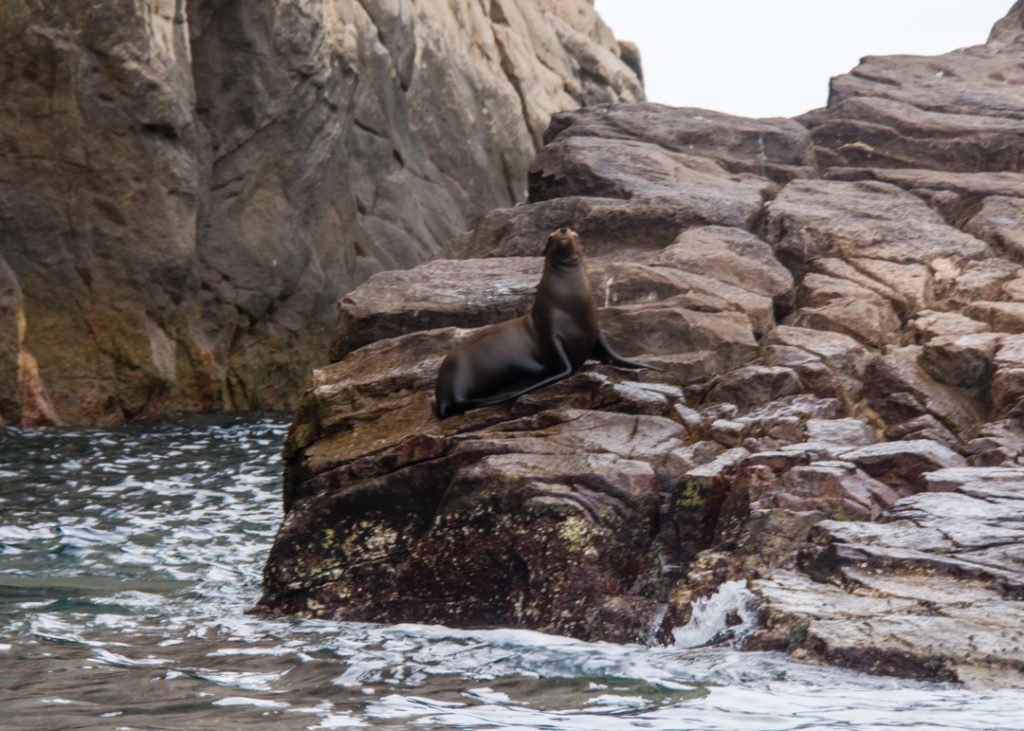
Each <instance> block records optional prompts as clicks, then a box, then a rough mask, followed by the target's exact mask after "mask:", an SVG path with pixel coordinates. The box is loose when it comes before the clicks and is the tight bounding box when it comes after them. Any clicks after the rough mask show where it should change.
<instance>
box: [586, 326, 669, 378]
mask: <svg viewBox="0 0 1024 731" xmlns="http://www.w3.org/2000/svg"><path fill="white" fill-rule="evenodd" d="M590 357H591V358H593V359H594V360H598V361H601V362H602V363H611V364H612V365H617V366H619V367H621V368H646V369H648V370H651V371H658V372H659V373H661V372H662V371H661V368H658V367H657V366H652V365H647V364H646V363H639V362H637V361H635V360H629V359H628V358H623V357H622V356H621V355H619V354H618V353H616V352H615V351H614V350H612V346H610V345H609V344H608V341H607V340H606V339H605V337H604V333H603V332H601V331H600V330H598V331H597V340H596V341H595V342H594V350H593V352H591V354H590Z"/></svg>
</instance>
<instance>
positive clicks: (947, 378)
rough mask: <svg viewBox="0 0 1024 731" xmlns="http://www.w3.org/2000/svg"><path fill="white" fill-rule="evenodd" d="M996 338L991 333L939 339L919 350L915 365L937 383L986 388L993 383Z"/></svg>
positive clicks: (997, 344) (946, 336) (934, 339)
mask: <svg viewBox="0 0 1024 731" xmlns="http://www.w3.org/2000/svg"><path fill="white" fill-rule="evenodd" d="M998 346H999V335H997V334H995V333H991V332H984V333H974V334H971V335H960V336H952V337H951V336H948V335H944V336H940V337H937V338H933V339H931V340H929V341H928V343H927V344H926V345H924V347H922V348H921V354H920V355H919V356H918V359H917V360H918V363H920V364H921V367H922V368H924V369H925V370H926V371H927V372H928V375H930V376H931V377H932V378H934V379H935V380H936V381H938V382H939V383H945V384H946V385H949V386H958V387H960V388H985V387H986V386H987V385H988V383H989V382H990V381H991V380H992V371H993V362H992V361H993V357H994V356H995V352H996V348H997V347H998Z"/></svg>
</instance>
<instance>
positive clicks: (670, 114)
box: [544, 103, 816, 182]
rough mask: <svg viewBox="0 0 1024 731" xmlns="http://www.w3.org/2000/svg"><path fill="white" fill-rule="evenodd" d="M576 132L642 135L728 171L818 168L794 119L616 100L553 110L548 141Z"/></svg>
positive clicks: (794, 172)
mask: <svg viewBox="0 0 1024 731" xmlns="http://www.w3.org/2000/svg"><path fill="white" fill-rule="evenodd" d="M576 136H581V137H599V138H602V139H608V140H632V139H638V138H642V139H646V140H649V141H650V142H653V143H655V144H657V145H658V146H659V147H662V148H664V149H666V150H672V151H674V152H683V153H686V154H688V155H698V156H700V157H709V158H711V159H712V160H715V161H716V162H718V163H720V164H721V165H722V166H723V167H725V169H726V170H728V171H730V172H744V173H753V174H755V175H759V176H761V177H765V178H771V179H773V180H778V181H779V182H786V181H788V180H789V179H791V178H793V177H795V176H800V177H813V175H814V173H815V170H814V168H815V164H816V163H815V159H814V156H813V154H812V151H811V140H810V135H809V134H808V132H807V130H806V129H805V128H804V127H803V125H801V124H799V123H798V122H796V121H794V120H791V119H749V118H746V117H734V116H731V115H728V114H722V113H721V112H714V111H711V110H708V109H688V108H675V107H667V106H664V105H662V104H650V103H646V104H616V105H605V106H601V107H598V108H597V109H587V110H578V111H571V112H561V113H559V114H556V115H554V116H553V117H552V118H551V125H550V126H549V127H548V130H547V132H545V134H544V141H545V142H546V143H550V142H551V141H552V140H555V139H559V138H561V139H566V138H569V137H576Z"/></svg>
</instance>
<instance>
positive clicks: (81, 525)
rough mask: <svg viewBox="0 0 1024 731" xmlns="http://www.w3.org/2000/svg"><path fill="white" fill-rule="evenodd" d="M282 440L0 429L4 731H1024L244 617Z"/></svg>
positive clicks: (914, 705)
mask: <svg viewBox="0 0 1024 731" xmlns="http://www.w3.org/2000/svg"><path fill="white" fill-rule="evenodd" d="M286 430H287V423H286V422H285V421H283V420H282V419H280V418H277V417H251V416H250V417H202V418H200V417H187V418H178V419H171V420H167V421H162V422H159V423H148V424H129V425H125V426H120V427H114V428H103V429H80V430H19V429H10V428H8V429H0V711H2V715H0V728H3V729H7V728H11V729H48V730H49V729H211V728H217V729H235V728H238V729H242V728H244V729H307V728H308V729H328V728H348V727H369V728H386V729H405V728H439V729H440V728H444V729H449V728H450V729H729V730H731V731H732V730H743V729H751V730H759V731H774V730H789V729H794V730H795V729H858V730H870V729H986V730H988V729H1024V690H1003V691H991V692H972V691H964V690H960V689H957V688H952V687H941V686H932V685H926V684H920V683H912V682H906V681H897V680H892V679H886V678H877V677H873V676H866V675H860V674H856V673H850V672H845V671H840V670H835V669H829V668H822V667H819V666H815V665H809V664H805V663H800V662H796V661H793V660H791V659H789V658H787V657H784V656H780V655H774V654H770V653H768V654H766V653H743V652H739V651H738V650H736V649H734V648H732V647H730V646H729V644H728V643H722V642H717V643H713V644H711V645H709V646H699V647H682V646H675V647H662V648H643V647H637V646H622V645H612V644H606V643H584V642H578V641H576V640H570V639H566V638H561V637H553V636H549V635H543V634H540V633H536V632H527V631H521V630H502V629H495V630H478V631H460V630H453V629H448V628H444V627H430V626H419V625H397V626H380V625H370V624H347V623H332V622H314V621H300V620H295V621H264V620H259V619H256V618H253V617H249V616H247V615H246V614H245V611H246V609H248V608H249V607H251V606H252V604H253V603H254V602H255V600H256V598H257V597H258V595H259V586H260V571H261V569H262V564H263V560H264V558H265V556H266V553H267V551H268V549H269V547H270V544H271V542H272V540H273V536H274V531H275V530H276V528H277V524H278V522H279V521H280V518H281V511H280V498H279V495H280V484H279V482H280V474H281V466H280V463H279V459H278V454H279V451H280V448H281V444H282V442H283V440H284V435H285V432H286ZM744 601H746V597H745V596H744V592H743V591H742V589H737V590H736V591H735V592H734V596H732V597H731V598H730V597H729V596H724V595H723V597H722V598H721V601H719V602H712V603H711V604H709V605H708V607H707V608H706V610H705V611H704V613H703V614H702V619H703V621H704V626H701V627H698V626H694V627H691V628H689V629H688V630H687V631H685V632H680V633H679V638H680V640H681V641H685V644H693V643H696V642H701V641H704V640H706V639H708V638H709V637H713V636H715V635H716V632H715V629H716V627H720V626H722V624H721V622H722V620H723V618H724V613H725V612H726V611H728V609H730V608H734V609H735V608H737V607H736V602H739V603H740V604H741V605H742V603H743V602H744ZM739 608H740V609H742V606H740V607H739ZM716 622H718V624H717V625H716ZM709 628H710V629H709ZM741 630H742V628H741ZM719 639H721V636H720V635H719Z"/></svg>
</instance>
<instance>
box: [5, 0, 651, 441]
mask: <svg viewBox="0 0 1024 731" xmlns="http://www.w3.org/2000/svg"><path fill="white" fill-rule="evenodd" d="M0 49H2V50H0V56H2V63H0V99H2V101H0V419H2V420H3V421H4V422H6V423H14V424H18V423H23V424H47V423H58V424H79V423H97V422H99V423H102V422H113V421H120V420H123V419H126V418H131V417H135V416H140V415H146V414H152V413H158V412H164V411H173V410H182V409H203V410H233V409H266V408H270V409H284V408H290V407H292V406H293V405H294V403H295V400H296V397H297V394H298V393H299V391H300V390H301V387H302V384H303V383H304V382H305V379H306V377H307V374H308V372H309V370H310V368H311V367H313V366H314V365H321V364H323V363H324V362H326V352H327V346H328V344H329V342H330V338H331V331H332V329H333V324H334V320H335V303H336V302H337V300H338V299H339V297H341V296H342V295H344V294H345V293H346V292H348V291H349V290H351V289H352V288H353V287H354V286H356V285H358V284H359V283H361V282H362V281H364V280H365V279H366V278H367V277H368V276H369V275H370V274H372V273H373V272H376V271H380V270H383V269H394V268H407V267H410V266H413V265H415V264H417V263H420V262H422V261H424V260H425V259H427V258H428V257H429V256H430V255H432V254H433V253H435V252H436V251H437V250H438V248H439V247H440V246H441V245H442V244H444V243H446V242H447V241H448V240H449V239H451V238H452V237H453V236H455V235H457V234H460V233H462V232H464V231H465V230H466V229H467V227H468V226H469V225H470V224H472V223H474V222H475V221H476V220H477V219H479V217H480V216H482V215H483V214H484V213H486V212H487V211H488V210H490V209H492V208H495V207H500V206H508V205H512V204H513V203H515V202H517V201H520V200H521V199H522V198H523V196H524V194H525V188H526V177H525V175H526V167H527V165H528V163H529V161H530V159H531V158H532V157H533V155H534V153H535V152H536V150H537V147H538V146H539V144H540V140H541V135H542V133H543V131H544V128H545V127H546V125H547V122H548V119H549V117H550V115H551V114H552V113H553V112H556V111H558V110H560V109H566V108H572V107H576V106H580V105H585V104H594V103H600V102H609V101H634V100H637V99H641V98H642V95H643V91H642V87H641V85H640V82H639V80H638V76H637V74H638V73H639V66H638V63H637V60H636V54H635V49H630V48H627V51H626V53H625V55H623V52H622V51H621V50H620V47H619V45H618V44H617V43H616V42H615V40H614V38H613V37H612V35H611V32H610V31H609V30H608V28H607V27H606V26H605V25H604V24H603V23H602V22H601V20H600V18H599V17H598V16H597V14H596V13H595V12H594V10H593V8H592V7H591V4H590V3H588V2H586V1H585V0H570V1H569V2H561V1H559V2H556V1H555V0H454V1H453V2H442V1H441V0H422V1H421V2H416V3H406V2H393V1H391V0H342V1H341V2H329V3H325V2H318V1H314V0H257V1H255V2H243V1H242V0H191V1H189V2H185V1H184V0H116V1H115V2H104V3H80V2H76V1H74V0H55V1H54V2H48V3H44V4H39V3H34V2H25V1H24V0H14V1H13V2H7V3H4V6H3V8H0ZM623 56H624V57H625V59H626V60H625V61H624V60H623ZM627 62H628V63H627ZM630 64H631V65H630Z"/></svg>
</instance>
